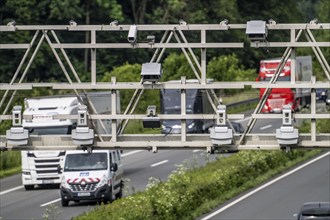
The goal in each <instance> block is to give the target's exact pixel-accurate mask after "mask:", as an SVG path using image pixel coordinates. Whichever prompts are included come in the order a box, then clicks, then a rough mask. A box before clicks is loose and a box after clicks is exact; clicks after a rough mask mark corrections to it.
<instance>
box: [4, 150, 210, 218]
mask: <svg viewBox="0 0 330 220" xmlns="http://www.w3.org/2000/svg"><path fill="white" fill-rule="evenodd" d="M202 152H203V151H198V152H196V153H194V152H193V150H177V151H170V150H168V151H165V150H164V151H159V152H158V153H156V154H153V153H151V152H148V151H136V153H135V154H131V155H128V156H125V157H124V158H123V164H124V169H125V171H124V172H125V173H124V176H125V178H128V179H130V183H129V186H128V188H129V189H130V190H129V192H130V193H131V192H132V191H133V190H132V189H133V188H134V191H138V190H139V191H140V190H143V189H144V188H145V186H146V184H147V183H148V179H149V178H150V177H156V178H160V179H161V180H166V179H167V177H168V175H169V174H170V173H171V172H172V171H173V170H175V169H176V168H177V167H176V165H178V164H182V162H183V161H184V160H186V159H189V158H191V157H192V156H193V154H196V155H197V156H199V159H198V162H197V163H198V164H202V163H203V162H202V161H204V160H205V156H203V155H201V153H202ZM211 157H212V158H215V157H216V155H212V156H211ZM163 161H167V162H166V163H159V162H163ZM157 164H158V165H157ZM152 165H154V166H152ZM20 178H21V177H20V175H15V177H10V180H8V179H7V178H5V179H2V180H0V181H1V182H0V183H2V182H3V183H4V185H5V186H6V187H5V186H4V187H2V188H1V193H0V217H2V220H3V219H24V220H26V219H43V217H42V216H43V215H44V214H45V212H46V211H45V210H46V209H49V210H52V212H54V213H55V214H54V217H55V218H59V219H71V217H73V216H77V215H79V214H81V213H83V212H85V211H88V210H91V209H93V208H94V207H95V205H96V203H95V202H82V203H73V202H72V203H70V207H65V208H62V207H61V205H60V200H59V198H60V193H59V190H58V189H43V188H37V189H36V190H32V191H25V189H24V188H23V187H20V188H19V189H17V190H14V191H12V192H8V193H6V192H5V191H6V190H8V186H9V185H10V183H9V182H11V185H12V187H17V186H19V185H21V180H20ZM1 185H2V184H1ZM3 192H5V194H3ZM18 210H22V211H18Z"/></svg>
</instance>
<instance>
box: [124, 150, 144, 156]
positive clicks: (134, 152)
mask: <svg viewBox="0 0 330 220" xmlns="http://www.w3.org/2000/svg"><path fill="white" fill-rule="evenodd" d="M141 151H143V150H133V151H130V152H128V153H125V154H122V155H121V157H127V156H130V155H132V154H136V153H139V152H141Z"/></svg>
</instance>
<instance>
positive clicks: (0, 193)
mask: <svg viewBox="0 0 330 220" xmlns="http://www.w3.org/2000/svg"><path fill="white" fill-rule="evenodd" d="M22 188H23V186H17V187H14V188H11V189H7V190H5V191H2V192H0V196H2V195H4V194H7V193H10V192H12V191H15V190H18V189H22Z"/></svg>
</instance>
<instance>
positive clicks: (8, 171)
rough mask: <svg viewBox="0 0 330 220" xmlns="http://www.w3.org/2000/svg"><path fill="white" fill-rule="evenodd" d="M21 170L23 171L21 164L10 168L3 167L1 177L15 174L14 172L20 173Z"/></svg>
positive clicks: (0, 172) (0, 171)
mask: <svg viewBox="0 0 330 220" xmlns="http://www.w3.org/2000/svg"><path fill="white" fill-rule="evenodd" d="M21 172H22V169H21V166H18V167H13V168H10V169H3V170H0V179H1V178H4V177H7V176H11V175H14V174H18V173H21Z"/></svg>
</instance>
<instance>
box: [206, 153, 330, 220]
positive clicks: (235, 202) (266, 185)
mask: <svg viewBox="0 0 330 220" xmlns="http://www.w3.org/2000/svg"><path fill="white" fill-rule="evenodd" d="M328 155H330V151H328V152H327V153H325V154H323V155H321V156H319V157H317V158H315V159H313V160H311V161H309V162H307V163H305V164H303V165H301V166H299V167H297V168H295V169H293V170H291V171H290V172H287V173H285V174H283V175H282V176H279V177H277V178H276V179H273V180H272V181H270V182H268V183H266V184H264V185H262V186H260V187H258V188H256V189H255V190H253V191H251V192H249V193H247V194H245V195H244V196H242V197H240V198H238V199H236V200H234V201H232V202H231V203H229V204H228V205H226V206H224V207H222V208H221V209H218V210H217V211H215V212H213V213H211V214H210V215H208V216H205V217H204V218H202V220H208V219H210V218H212V217H213V216H215V215H218V214H219V213H221V212H223V211H225V210H226V209H228V208H230V207H232V206H233V205H235V204H237V203H239V202H240V201H242V200H244V199H246V198H248V197H250V196H251V195H253V194H255V193H257V192H258V191H260V190H262V189H264V188H266V187H268V186H270V185H272V184H274V183H276V182H277V181H279V180H281V179H283V178H285V177H287V176H289V175H291V174H293V173H295V172H297V171H299V170H301V169H302V168H304V167H306V166H308V165H310V164H312V163H314V162H316V161H318V160H320V159H322V158H324V157H326V156H328Z"/></svg>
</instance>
